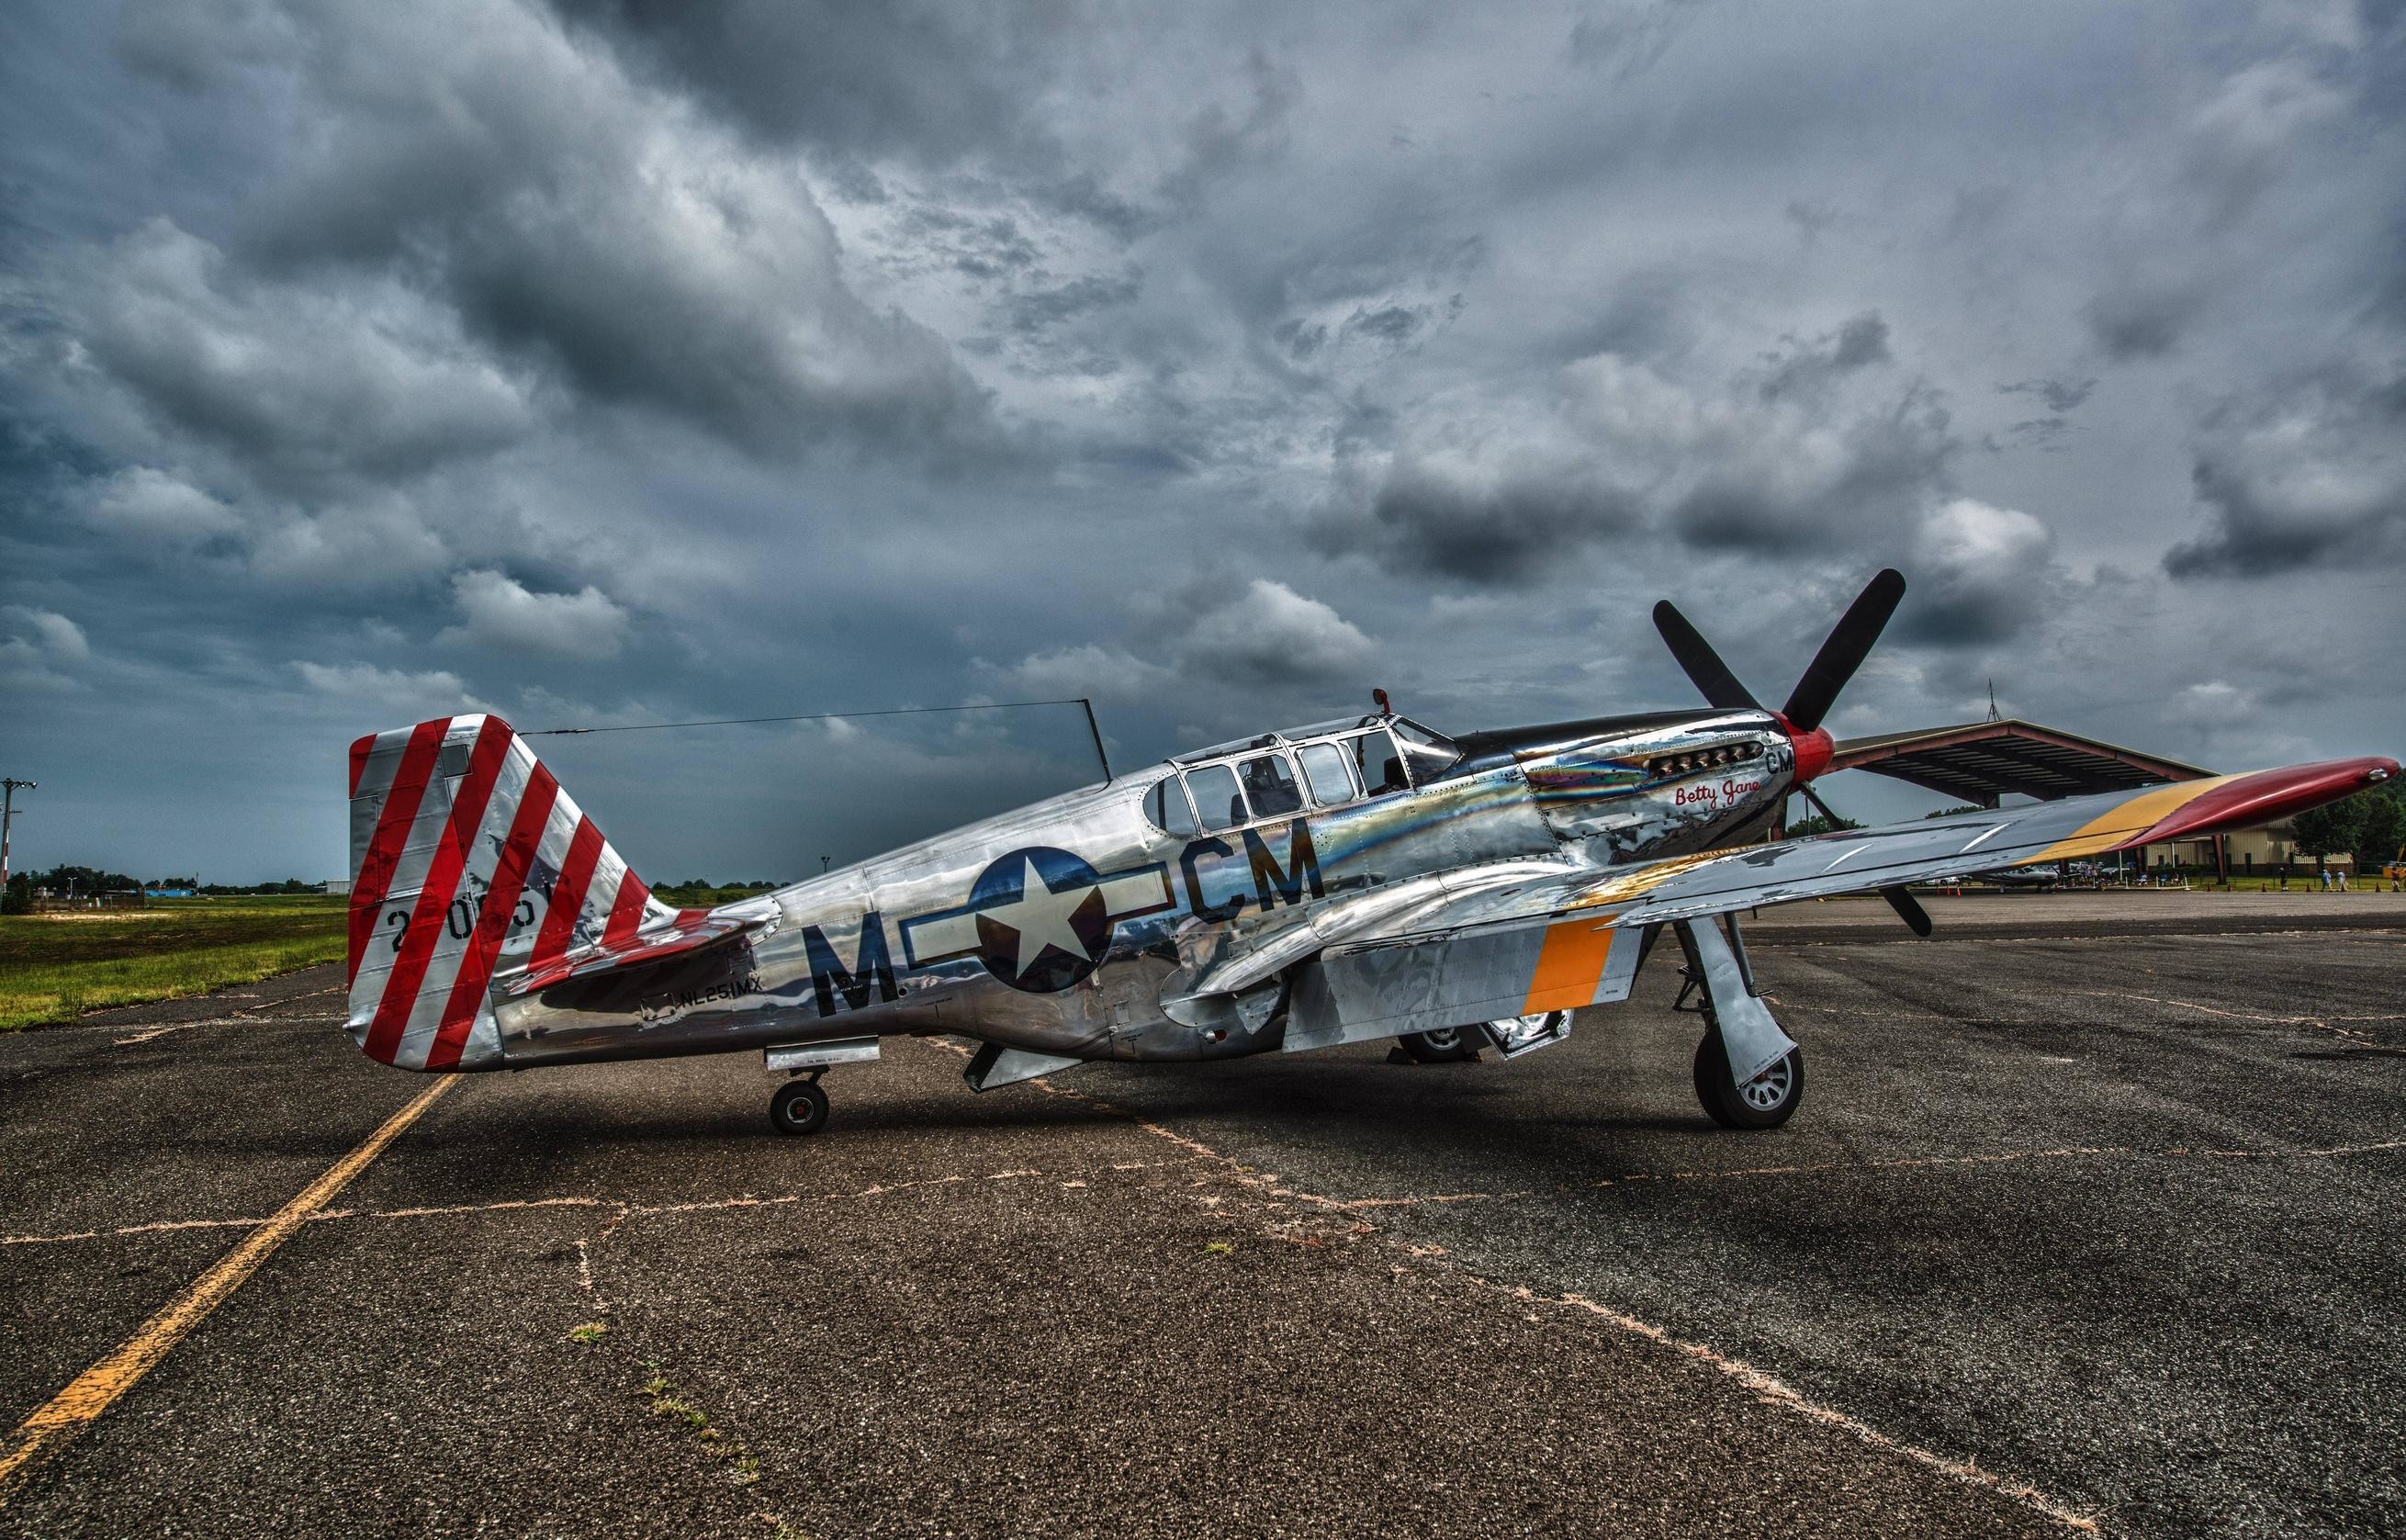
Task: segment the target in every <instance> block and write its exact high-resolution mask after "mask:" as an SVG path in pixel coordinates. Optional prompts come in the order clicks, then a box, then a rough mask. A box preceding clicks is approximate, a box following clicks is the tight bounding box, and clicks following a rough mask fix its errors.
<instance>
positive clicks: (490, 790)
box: [348, 715, 676, 1070]
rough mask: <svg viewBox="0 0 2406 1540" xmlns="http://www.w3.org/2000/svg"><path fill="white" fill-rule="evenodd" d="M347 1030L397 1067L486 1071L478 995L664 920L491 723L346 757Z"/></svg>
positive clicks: (479, 720) (428, 729) (427, 731)
mask: <svg viewBox="0 0 2406 1540" xmlns="http://www.w3.org/2000/svg"><path fill="white" fill-rule="evenodd" d="M350 783H351V784H350V800H351V907H350V945H349V982H350V1010H349V1021H348V1028H349V1031H350V1034H351V1038H352V1040H353V1041H354V1042H356V1043H358V1044H359V1046H360V1049H361V1052H362V1053H366V1054H367V1055H368V1057H370V1058H372V1059H375V1060H378V1061H380V1062H382V1063H385V1064H390V1065H397V1066H399V1067H402V1068H404V1069H426V1070H446V1069H489V1068H496V1067H499V1066H500V1063H501V1036H500V1032H499V1029H498V1028H497V1027H496V1026H495V1024H494V1020H493V1012H492V1009H491V1004H490V1000H491V993H492V991H491V985H492V982H493V979H494V977H495V976H496V975H497V974H500V973H504V972H509V973H515V972H517V971H519V970H521V969H523V968H528V967H534V966H543V965H545V964H548V963H551V962H554V961H557V960H558V959H559V958H560V957H563V956H566V955H567V954H570V953H572V952H573V951H575V950H577V949H580V948H583V947H587V946H591V945H594V944H596V943H604V944H612V945H616V944H622V943H623V942H625V941H626V940H630V939H631V938H632V937H633V936H634V935H635V934H636V933H637V932H638V931H641V930H644V929H647V928H650V927H652V926H655V925H661V924H664V923H666V922H668V921H670V920H672V919H673V918H674V917H675V913H676V911H673V910H672V909H670V908H669V907H668V906H667V905H665V904H662V903H659V902H658V900H656V899H654V898H653V897H652V896H651V889H650V888H649V887H648V886H646V885H645V884H644V880H643V879H642V878H640V877H638V876H636V875H635V873H634V872H633V870H631V869H630V868H629V867H628V865H627V863H626V861H625V860H624V859H623V858H621V857H620V856H619V855H618V853H617V852H616V851H615V850H613V849H612V848H611V847H610V842H609V841H607V840H605V839H603V838H602V831H601V830H600V829H599V828H597V827H594V824H593V821H592V820H591V819H589V818H587V817H586V816H585V814H584V813H583V812H581V811H580V810H579V809H578V807H577V806H576V803H575V801H574V800H573V799H572V798H570V797H569V795H568V794H567V793H566V792H564V791H562V790H561V789H560V788H559V782H558V781H557V780H555V779H554V778H553V777H552V774H551V771H550V770H546V769H545V767H544V765H543V763H542V761H541V760H539V759H537V758H536V757H535V755H534V751H533V750H532V749H531V748H530V747H528V745H527V742H526V740H525V739H523V738H521V737H519V736H518V735H517V732H516V731H514V730H513V729H512V728H511V727H510V725H509V724H508V723H507V722H504V721H502V719H501V718H500V717H498V716H491V715H472V716H448V717H437V718H434V719H433V720H432V721H427V722H420V723H418V725H417V726H415V727H410V728H394V729H392V730H391V731H389V732H381V733H372V734H370V735H369V736H367V737H365V738H362V739H360V740H359V741H358V742H355V743H353V744H352V745H351V756H350Z"/></svg>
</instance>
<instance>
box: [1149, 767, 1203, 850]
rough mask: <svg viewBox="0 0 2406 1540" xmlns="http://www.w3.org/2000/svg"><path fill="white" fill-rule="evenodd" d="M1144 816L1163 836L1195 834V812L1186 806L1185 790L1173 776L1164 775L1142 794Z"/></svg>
mask: <svg viewBox="0 0 2406 1540" xmlns="http://www.w3.org/2000/svg"><path fill="white" fill-rule="evenodd" d="M1144 815H1145V816H1146V817H1147V818H1150V819H1152V820H1153V827H1155V828H1157V829H1160V830H1161V831H1162V832H1163V833H1165V834H1178V835H1188V834H1193V833H1194V832H1195V812H1194V810H1193V809H1191V808H1189V807H1188V806H1187V805H1186V792H1185V788H1183V787H1182V786H1181V785H1180V784H1178V777H1177V776H1175V775H1165V776H1163V777H1162V778H1161V779H1160V780H1158V781H1155V782H1154V783H1153V789H1152V790H1151V791H1149V792H1146V793H1145V794H1144Z"/></svg>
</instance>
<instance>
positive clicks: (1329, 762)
mask: <svg viewBox="0 0 2406 1540" xmlns="http://www.w3.org/2000/svg"><path fill="white" fill-rule="evenodd" d="M1297 757H1299V758H1301V759H1302V761H1303V778H1304V779H1305V780H1307V781H1309V782H1310V783H1311V799H1312V800H1313V801H1315V802H1317V803H1319V804H1320V805H1321V806H1322V807H1323V808H1333V807H1335V806H1336V805H1337V803H1339V802H1350V801H1352V800H1353V772H1352V770H1348V769H1347V768H1346V763H1347V756H1346V753H1345V751H1344V750H1343V749H1340V748H1338V747H1337V745H1336V744H1334V743H1307V744H1305V745H1304V746H1303V749H1302V751H1301V753H1300V754H1299V755H1298V756H1297Z"/></svg>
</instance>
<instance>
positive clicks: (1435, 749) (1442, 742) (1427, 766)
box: [1394, 716, 1462, 786]
mask: <svg viewBox="0 0 2406 1540" xmlns="http://www.w3.org/2000/svg"><path fill="white" fill-rule="evenodd" d="M1394 729H1395V738H1396V741H1397V742H1400V743H1402V744H1403V746H1404V757H1405V758H1406V759H1407V760H1408V761H1409V762H1410V764H1411V767H1412V780H1413V782H1414V783H1415V784H1419V785H1423V786H1425V785H1427V784H1429V783H1430V782H1432V781H1434V780H1436V779H1437V777H1438V776H1440V775H1443V774H1444V773H1445V772H1446V771H1448V770H1451V769H1453V767H1454V766H1455V765H1456V764H1457V763H1458V762H1460V760H1461V758H1462V751H1461V750H1460V749H1458V748H1456V747H1454V745H1453V743H1452V742H1451V741H1450V740H1447V739H1444V738H1440V737H1438V736H1437V734H1436V733H1433V732H1431V731H1429V730H1428V729H1427V728H1423V727H1422V726H1421V725H1420V724H1419V723H1417V722H1407V721H1405V720H1404V719H1403V718H1402V717H1400V716H1399V717H1397V718H1395V720H1394Z"/></svg>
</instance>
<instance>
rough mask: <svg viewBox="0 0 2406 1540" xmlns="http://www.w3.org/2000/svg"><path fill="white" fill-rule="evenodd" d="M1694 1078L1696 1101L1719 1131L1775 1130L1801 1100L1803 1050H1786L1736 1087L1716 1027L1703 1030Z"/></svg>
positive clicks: (1727, 1056)
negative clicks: (1723, 1129) (1752, 1077)
mask: <svg viewBox="0 0 2406 1540" xmlns="http://www.w3.org/2000/svg"><path fill="white" fill-rule="evenodd" d="M1695 1075H1696V1100H1697V1101H1698V1102H1700V1103H1702V1104H1703V1106H1704V1109H1705V1116H1706V1117H1709V1118H1711V1119H1712V1120H1713V1121H1714V1122H1715V1123H1720V1125H1721V1126H1722V1127H1723V1128H1776V1127H1778V1126H1779V1125H1780V1124H1781V1123H1786V1122H1787V1121H1788V1120H1789V1119H1790V1117H1791V1116H1793V1115H1794V1114H1795V1111H1796V1109H1797V1107H1798V1105H1799V1104H1801V1103H1802V1102H1803V1101H1804V1050H1803V1049H1801V1048H1794V1049H1790V1050H1789V1053H1788V1056H1787V1057H1786V1058H1784V1059H1782V1060H1780V1061H1779V1062H1778V1063H1777V1064H1775V1065H1773V1066H1772V1067H1770V1068H1768V1069H1766V1070H1764V1071H1763V1072H1762V1074H1760V1075H1757V1076H1756V1077H1755V1078H1754V1079H1752V1080H1750V1081H1747V1082H1746V1083H1745V1084H1744V1085H1739V1084H1738V1083H1736V1082H1735V1081H1733V1080H1732V1079H1731V1078H1730V1064H1729V1053H1728V1051H1727V1050H1726V1049H1724V1048H1722V1047H1721V1035H1720V1028H1718V1027H1713V1028H1709V1029H1707V1030H1706V1031H1705V1036H1704V1040H1703V1041H1701V1042H1699V1043H1697V1044H1696V1064H1695Z"/></svg>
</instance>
